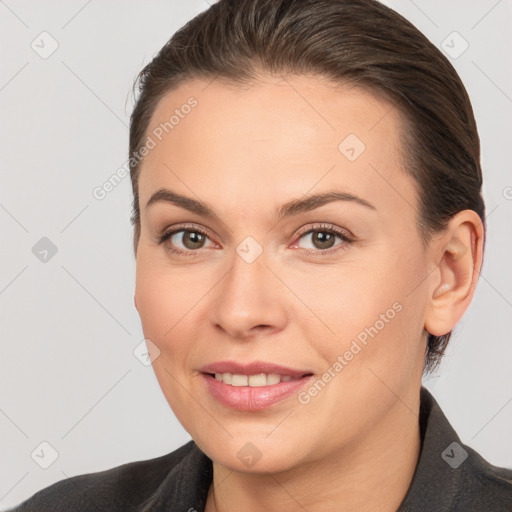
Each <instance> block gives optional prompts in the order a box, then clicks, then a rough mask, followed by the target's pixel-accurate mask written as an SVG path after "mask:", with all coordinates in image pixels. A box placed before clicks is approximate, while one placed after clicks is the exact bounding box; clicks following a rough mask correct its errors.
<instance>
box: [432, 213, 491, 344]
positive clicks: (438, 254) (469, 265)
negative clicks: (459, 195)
mask: <svg viewBox="0 0 512 512" xmlns="http://www.w3.org/2000/svg"><path fill="white" fill-rule="evenodd" d="M432 243H433V244H434V248H433V254H434V257H435V258H436V261H437V268H436V271H435V272H432V274H431V277H432V279H431V282H432V285H431V286H430V290H429V297H428V305H427V309H426V316H425V329H426V330H427V332H429V333H430V334H433V335H435V336H442V335H443V334H447V333H448V332H450V331H451V330H452V329H453V328H454V327H455V325H456V324H457V323H458V322H459V320H460V319H461V318H462V316H463V315H464V313H465V312H466V310H467V308H468V307H469V304H470V303H471V300H472V298H473V295H474V293H475V289H476V284H477V282H478V277H479V275H480V270H481V267H482V259H483V245H484V226H483V224H482V221H481V219H480V217H479V216H478V214H477V213H476V212H474V211H473V210H463V211H461V212H459V213H457V214H456V215H455V216H454V217H453V218H452V219H451V220H450V222H449V224H448V226H447V228H446V230H445V231H444V232H443V234H442V235H441V236H440V237H439V238H437V239H435V241H434V242H432Z"/></svg>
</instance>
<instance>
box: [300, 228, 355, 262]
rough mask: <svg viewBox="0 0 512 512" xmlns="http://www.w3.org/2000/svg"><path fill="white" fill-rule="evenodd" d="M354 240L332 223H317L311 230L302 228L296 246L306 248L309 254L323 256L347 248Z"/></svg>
mask: <svg viewBox="0 0 512 512" xmlns="http://www.w3.org/2000/svg"><path fill="white" fill-rule="evenodd" d="M336 240H338V243H336ZM354 240H355V239H354V238H353V237H351V236H349V235H348V234H345V233H344V232H343V231H342V230H341V229H340V228H336V227H335V226H331V225H317V226H314V227H313V228H310V229H309V230H306V229H304V230H302V232H301V233H299V241H298V242H296V243H295V244H296V245H295V247H299V248H301V249H304V250H305V252H306V253H308V254H311V255H315V256H316V255H318V256H321V255H327V254H331V253H333V252H337V251H338V250H341V249H346V248H348V246H349V245H350V244H352V243H353V242H354Z"/></svg>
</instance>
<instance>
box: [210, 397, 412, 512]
mask: <svg viewBox="0 0 512 512" xmlns="http://www.w3.org/2000/svg"><path fill="white" fill-rule="evenodd" d="M404 401H405V402H406V403H407V406H406V405H405V404H404V403H403V402H402V401H401V400H397V402H396V404H395V405H394V407H393V408H392V409H391V410H390V411H389V412H388V414H387V415H386V416H385V417H384V418H383V420H382V421H381V422H379V424H378V425H375V427H374V428H373V429H371V430H370V431H369V432H368V433H367V434H366V435H365V436H364V438H358V439H357V440H356V441H354V442H353V443H351V444H350V446H344V447H343V448H341V449H340V450H339V452H337V453H331V454H330V455H329V457H328V459H318V460H315V461H312V462H309V463H305V464H301V465H300V466H298V467H295V468H292V469H289V470H286V471H283V472H280V473H274V474H269V473H266V474H251V473H238V472H233V471H231V470H229V469H228V468H225V467H222V466H220V465H219V464H217V463H215V462H214V464H213V482H212V485H211V486H210V491H209V493H208V498H207V502H206V508H205V512H228V511H232V510H244V511H247V512H256V511H258V512H259V511H261V510H266V511H268V512H274V511H276V512H277V511H279V512H292V511H293V512H296V511H297V510H308V512H320V511H322V512H323V511H325V510H339V511H341V512H353V511H360V510H365V511H367V512H373V511H378V512H395V511H396V510H397V509H398V507H399V505H400V503H401V502H402V500H403V499H404V497H405V495H406V493H407V490H408V489H409V486H410V484H411V481H412V478H413V475H414V471H415V469H416V464H417V461H418V457H419V453H420V447H421V438H420V429H419V420H418V416H417V415H416V414H414V413H413V412H412V411H419V394H418V396H414V397H409V398H408V399H405V400H404Z"/></svg>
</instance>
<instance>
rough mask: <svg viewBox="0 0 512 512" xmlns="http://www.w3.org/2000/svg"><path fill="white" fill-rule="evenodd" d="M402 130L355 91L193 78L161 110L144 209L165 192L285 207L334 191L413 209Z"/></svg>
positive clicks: (301, 82)
mask: <svg viewBox="0 0 512 512" xmlns="http://www.w3.org/2000/svg"><path fill="white" fill-rule="evenodd" d="M190 105H194V106H193V107H190ZM400 131H401V118H400V113H399V111H398V110H397V109H396V108H395V107H394V106H393V105H392V104H391V103H390V102H388V101H386V100H384V99H383V98H379V97H376V96H375V95H373V94H371V93H370V92H368V91H365V90H363V89H361V88H356V87H352V86H350V85H342V86H340V85H339V84H337V85H335V84H333V83H332V82H327V81H324V80H319V79H317V78H314V77H302V76H301V77H297V76H293V77H286V78H264V79H263V78H262V79H261V80H258V81H256V82H254V83H252V84H250V85H247V86H238V85H229V84H226V83H222V82H220V81H218V80H213V81H211V80H199V79H196V80H191V81H189V82H186V83H184V84H182V85H181V86H180V87H179V88H177V89H175V90H173V91H171V92H169V93H168V94H167V95H165V96H164V97H163V98H162V99H161V100H160V102H159V103H158V105H157V108H156V109H155V111H154V112H153V116H152V118H151V121H150V123H149V127H148V130H147V134H146V135H147V136H149V137H152V138H153V139H154V140H155V143H156V145H155V147H154V149H152V150H151V151H150V152H149V154H147V156H146V157H145V159H144V161H143V164H142V166H141V175H140V182H139V194H140V198H141V207H142V206H143V204H144V199H146V200H147V198H149V196H150V195H151V194H152V193H153V192H154V191H155V189H156V188H159V187H165V186H169V187H170V188H173V189H179V191H180V193H186V192H187V188H188V189H189V190H188V192H190V191H191V190H192V191H193V192H194V193H195V194H196V195H200V196H202V197H204V196H207V197H208V198H210V197H212V194H213V197H215V200H216V201H217V202H218V203H219V204H227V203H229V202H230V201H231V202H232V203H233V201H234V197H238V198H240V201H241V203H240V204H243V202H244V201H247V202H248V203H246V204H251V202H252V201H254V200H255V198H258V197H259V198H262V197H263V198H267V199H268V200H271V199H272V198H273V197H276V200H277V198H278V197H277V196H279V198H280V199H283V200H285V199H287V198H294V197H300V196H301V195H303V194H306V193H307V192H308V191H309V190H312V189H313V188H314V190H313V192H321V191H322V189H328V188H332V186H333V185H334V186H337V187H340V186H341V187H343V188H344V189H345V190H347V192H351V193H356V194H357V195H360V196H363V197H365V198H367V199H368V200H370V201H372V199H373V201H372V202H373V204H376V203H377V204H378V203H381V204H382V206H383V207H386V203H389V202H390V201H397V200H398V199H399V196H402V199H401V200H402V201H403V200H404V196H407V197H408V200H409V202H411V201H412V202H414V195H415V190H414V187H413V184H412V183H411V179H410V178H409V177H408V176H407V175H406V174H405V173H404V172H403V168H402V164H401V156H400V153H401V141H400ZM189 195H190V194H189ZM226 201H227V203H226ZM267 203H268V201H267ZM239 206H240V205H239V204H233V208H234V209H235V208H237V207H239ZM387 206H389V205H387Z"/></svg>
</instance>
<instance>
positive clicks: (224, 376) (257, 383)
mask: <svg viewBox="0 0 512 512" xmlns="http://www.w3.org/2000/svg"><path fill="white" fill-rule="evenodd" d="M207 375H209V376H210V377H212V378H214V379H215V380H217V381H219V382H222V383H224V384H227V385H228V386H234V387H242V386H248V387H252V388H256V387H264V386H273V385H275V384H279V383H281V382H290V381H296V380H300V379H302V378H304V377H309V376H311V375H313V374H312V373H305V374H304V375H302V376H299V377H293V376H291V375H279V374H277V373H257V374H253V375H246V374H241V373H208V374H207Z"/></svg>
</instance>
